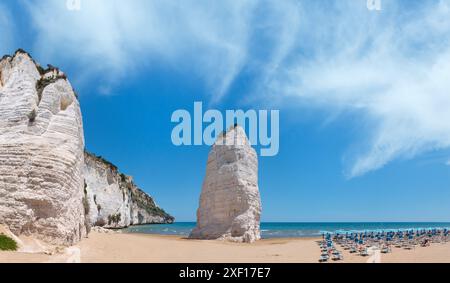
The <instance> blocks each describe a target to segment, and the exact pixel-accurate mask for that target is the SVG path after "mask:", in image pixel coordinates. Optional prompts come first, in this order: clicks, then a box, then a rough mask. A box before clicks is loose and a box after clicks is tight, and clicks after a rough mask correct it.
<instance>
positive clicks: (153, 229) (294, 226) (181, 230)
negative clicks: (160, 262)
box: [124, 222, 450, 239]
mask: <svg viewBox="0 0 450 283" xmlns="http://www.w3.org/2000/svg"><path fill="white" fill-rule="evenodd" d="M194 227H195V222H177V223H174V224H170V225H143V226H134V227H130V228H128V229H125V230H124V231H125V232H129V233H144V234H158V235H177V236H188V235H189V233H190V232H191V230H192V229H193V228H194ZM434 228H436V229H444V228H446V229H450V223H442V222H439V223H437V222H414V223H413V222H411V223H403V222H398V223H395V222H389V223H375V222H366V223H269V222H266V223H261V236H262V238H264V239H269V238H297V237H318V236H321V235H322V234H323V233H341V234H343V233H344V234H345V233H347V232H348V233H351V232H366V231H367V232H372V231H373V232H378V231H386V232H387V231H398V230H411V229H414V230H417V229H434Z"/></svg>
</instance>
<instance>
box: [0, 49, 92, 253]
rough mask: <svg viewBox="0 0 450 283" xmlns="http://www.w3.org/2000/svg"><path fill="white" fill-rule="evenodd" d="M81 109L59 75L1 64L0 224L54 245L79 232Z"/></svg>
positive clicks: (7, 60)
mask: <svg viewBox="0 0 450 283" xmlns="http://www.w3.org/2000/svg"><path fill="white" fill-rule="evenodd" d="M83 137H84V135H83V126H82V118H81V112H80V106H79V103H78V100H77V98H76V96H75V93H74V91H73V89H72V87H71V85H70V83H69V82H68V81H67V80H66V78H65V76H64V74H63V73H61V72H59V71H58V70H57V69H54V68H49V69H48V70H47V71H43V70H42V69H41V68H38V66H37V65H36V63H35V62H34V61H33V60H32V59H31V57H30V56H29V55H28V54H27V53H25V52H22V51H18V52H16V54H15V55H14V56H13V57H8V56H7V57H4V58H3V59H2V60H1V61H0V224H5V225H6V226H7V227H9V229H10V230H11V231H12V232H13V233H14V234H16V235H20V234H27V235H28V234H34V235H36V236H38V237H40V238H42V239H44V240H46V241H48V242H51V243H55V244H67V245H70V244H73V243H75V242H77V241H79V240H80V239H81V238H82V237H83V236H84V235H86V227H85V211H84V208H83V202H82V199H83V183H84V181H83V175H82V166H83V152H84V138H83Z"/></svg>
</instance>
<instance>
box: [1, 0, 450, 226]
mask: <svg viewBox="0 0 450 283" xmlns="http://www.w3.org/2000/svg"><path fill="white" fill-rule="evenodd" d="M381 3H382V10H381V11H369V10H368V9H367V7H366V1H365V0H347V1H342V0H339V1H338V0H336V1H332V0H314V1H312V0H310V1H307V0H303V1H299V0H295V1H294V0H292V1H291V0H283V1H253V0H248V1H247V0H245V1H214V2H212V1H156V0H155V1H147V0H132V1H118V0H96V1H86V0H81V10H80V11H70V10H68V9H67V7H66V1H65V0H43V1H42V0H41V1H31V0H30V1H17V0H2V1H1V2H0V35H1V40H0V54H11V53H13V52H14V51H15V50H16V49H17V48H24V49H26V50H27V51H29V52H30V53H31V54H32V56H33V57H34V58H35V59H36V60H37V61H38V62H40V63H41V64H43V65H45V64H47V63H50V64H52V65H56V66H59V67H60V68H61V69H62V70H63V71H65V72H66V73H67V74H68V77H69V78H70V80H71V83H72V84H73V86H74V87H75V89H76V90H77V91H78V93H79V95H80V101H81V106H82V111H83V116H84V129H85V135H86V146H87V148H88V149H89V150H90V151H92V152H95V153H96V154H98V155H102V156H104V157H106V158H107V159H109V160H111V161H112V162H113V163H115V164H116V165H118V166H119V167H120V168H121V170H122V171H124V172H125V173H127V174H130V175H132V176H134V178H135V180H136V182H137V183H138V184H139V185H140V186H141V187H142V188H143V189H144V190H145V191H147V192H148V193H150V194H151V195H152V196H154V197H155V198H156V200H157V202H158V203H159V204H160V205H161V206H162V207H163V208H164V209H166V210H167V211H169V212H170V213H172V214H173V215H174V216H175V217H177V219H178V220H179V221H186V220H195V212H196V208H197V205H198V198H199V194H200V190H201V184H202V179H203V177H204V174H205V168H206V159H207V154H208V150H209V149H208V148H207V147H205V146H203V147H175V146H173V145H172V143H171V131H172V128H173V127H174V125H173V124H172V123H171V122H170V118H171V115H172V113H173V111H175V110H177V109H188V110H190V109H192V108H193V103H194V101H203V102H204V104H205V105H208V106H209V107H211V108H217V109H220V110H226V109H241V108H242V109H244V110H247V109H268V110H270V109H279V110H280V119H281V121H280V153H279V155H278V156H276V157H270V158H269V157H265V158H260V184H259V185H260V190H261V194H262V201H263V221H450V205H448V204H449V203H450V167H449V166H448V164H447V163H449V161H450V123H449V122H448V121H450V111H449V110H450V91H449V90H450V47H449V46H450V0H426V1H410V0H381Z"/></svg>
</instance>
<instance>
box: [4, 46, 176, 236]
mask: <svg viewBox="0 0 450 283" xmlns="http://www.w3.org/2000/svg"><path fill="white" fill-rule="evenodd" d="M84 160H85V149H84V133H83V123H82V116H81V111H80V105H79V102H78V99H77V96H76V94H75V93H74V91H73V89H72V86H71V85H70V83H69V81H68V80H67V78H66V76H65V75H64V74H63V73H62V72H61V71H59V70H58V69H57V68H54V67H51V66H49V68H48V69H47V70H44V69H43V68H42V67H40V66H39V65H38V64H37V63H36V62H34V61H33V59H32V58H31V57H30V55H28V54H27V53H26V52H24V51H22V50H18V51H17V52H16V53H15V54H14V56H5V57H3V58H2V59H1V60H0V225H4V226H5V227H7V228H8V229H9V230H10V231H11V232H12V233H14V234H15V235H32V236H35V237H37V238H39V239H41V240H43V241H45V242H48V243H52V244H56V245H72V244H74V243H76V242H78V241H79V240H81V239H82V238H83V237H84V236H85V235H86V234H87V233H88V232H89V227H90V226H91V224H96V223H97V220H101V219H104V220H105V221H106V224H105V225H104V226H106V227H111V228H116V227H126V226H128V225H133V224H144V223H162V222H164V223H165V222H171V221H173V218H171V217H170V216H169V215H167V214H165V213H164V212H163V211H162V210H161V209H159V208H158V207H157V206H156V204H155V203H154V202H153V200H152V199H151V198H150V197H149V196H147V195H146V194H145V193H144V192H142V191H140V190H139V189H138V188H137V187H136V186H135V185H134V184H133V183H132V181H131V179H130V178H129V177H123V178H122V176H124V175H119V173H118V171H117V169H116V170H115V171H114V170H113V172H109V173H108V171H105V168H104V166H103V165H101V162H100V161H99V160H97V161H94V160H93V159H91V158H89V157H88V158H87V163H86V164H85V162H84ZM105 166H106V165H105ZM119 176H120V177H119ZM85 179H86V180H85ZM104 181H105V182H106V183H104ZM102 182H103V183H102ZM106 184H107V185H106ZM94 196H97V197H96V198H98V199H97V200H94ZM100 205H101V206H103V207H102V209H99V208H100V207H99V206H100ZM90 213H92V215H90ZM119 214H120V216H119ZM108 222H110V223H111V224H108ZM97 224H98V223H97Z"/></svg>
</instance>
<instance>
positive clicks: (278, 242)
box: [0, 233, 450, 263]
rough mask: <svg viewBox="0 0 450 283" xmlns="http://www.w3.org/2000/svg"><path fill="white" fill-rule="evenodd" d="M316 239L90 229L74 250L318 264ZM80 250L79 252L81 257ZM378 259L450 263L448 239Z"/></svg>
mask: <svg viewBox="0 0 450 283" xmlns="http://www.w3.org/2000/svg"><path fill="white" fill-rule="evenodd" d="M318 240H319V239H314V238H302V239H269V240H261V241H258V242H257V243H255V244H251V245H249V244H236V243H229V242H221V241H198V240H187V239H183V238H180V237H173V236H158V235H144V234H125V233H123V234H122V233H114V234H101V233H92V234H91V235H90V236H89V238H88V239H85V240H83V241H82V242H81V243H80V244H79V245H78V246H76V247H73V248H72V250H75V251H76V250H77V249H79V251H80V253H79V254H78V255H76V253H74V254H75V257H78V259H76V260H73V256H72V259H71V260H70V261H71V262H78V261H79V262H82V263H104V262H106V263H317V262H318V259H319V257H320V249H319V246H318V244H317V241H318ZM80 255H81V256H80ZM343 255H344V261H342V262H344V263H366V262H367V261H368V259H369V258H368V257H361V256H359V255H352V254H350V253H348V252H347V251H343ZM69 257H70V255H53V256H50V255H45V254H25V253H11V252H0V262H2V263H5V262H6V263H7V262H24V263H45V262H66V261H67V260H68V258H69ZM381 262H382V263H450V244H433V245H431V246H430V247H426V248H421V247H416V248H415V249H413V250H403V249H398V248H394V249H393V252H392V253H391V254H387V255H384V254H383V255H382V256H381Z"/></svg>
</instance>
